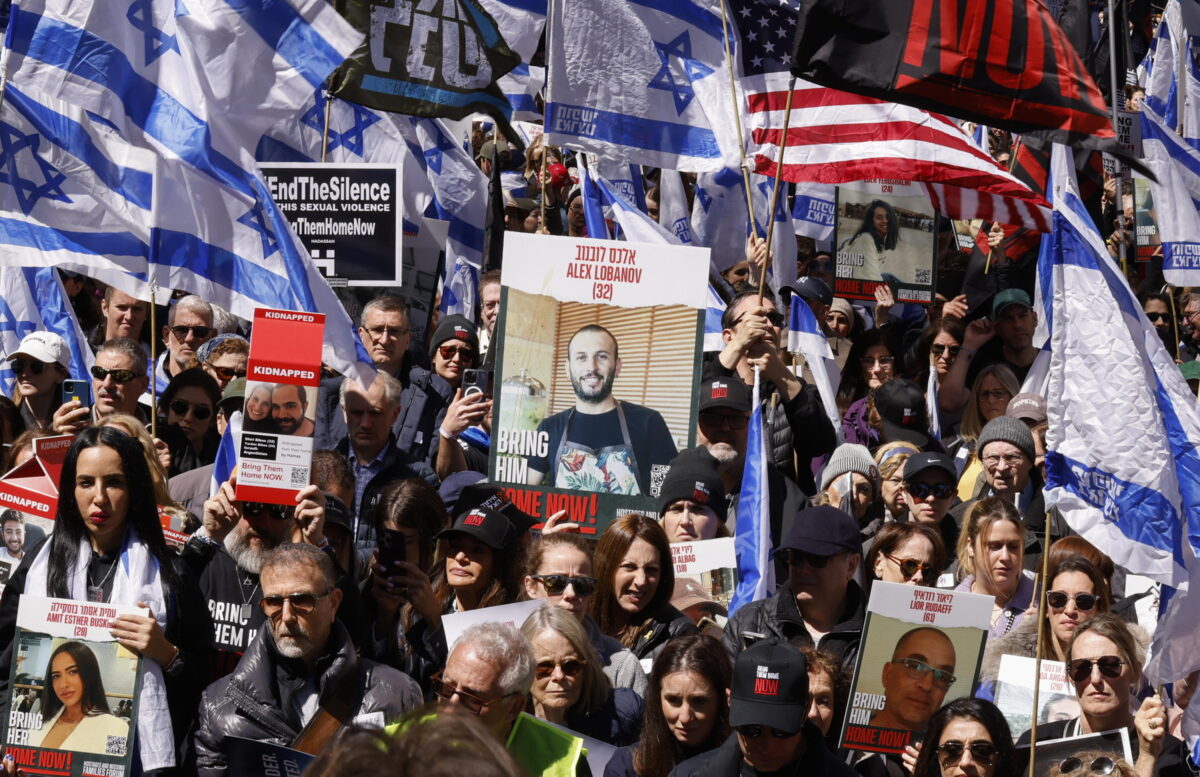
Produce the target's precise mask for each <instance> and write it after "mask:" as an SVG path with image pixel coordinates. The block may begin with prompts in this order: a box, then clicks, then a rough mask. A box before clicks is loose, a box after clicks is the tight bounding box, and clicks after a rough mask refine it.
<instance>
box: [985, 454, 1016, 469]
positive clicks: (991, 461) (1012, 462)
mask: <svg viewBox="0 0 1200 777" xmlns="http://www.w3.org/2000/svg"><path fill="white" fill-rule="evenodd" d="M1002 461H1003V462H1004V463H1005V464H1007V465H1008V466H1010V467H1015V466H1017V465H1018V464H1020V463H1021V462H1022V461H1025V454H1023V453H1008V454H1005V455H1003V456H984V457H983V463H984V466H987V467H994V466H996V465H997V464H999V463H1000V462H1002Z"/></svg>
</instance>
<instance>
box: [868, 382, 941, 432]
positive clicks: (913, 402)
mask: <svg viewBox="0 0 1200 777" xmlns="http://www.w3.org/2000/svg"><path fill="white" fill-rule="evenodd" d="M875 409H876V410H877V411H879V418H880V420H881V421H882V422H883V439H884V440H885V441H886V442H896V441H903V442H911V443H912V444H913V445H917V446H920V447H922V448H924V447H925V446H926V445H928V444H929V413H928V411H927V410H926V409H925V392H923V391H921V387H920V386H918V385H917V384H916V383H913V382H912V381H911V380H904V379H903V378H896V379H894V380H889V381H888V382H887V383H884V384H883V385H882V386H880V387H879V388H877V389H875Z"/></svg>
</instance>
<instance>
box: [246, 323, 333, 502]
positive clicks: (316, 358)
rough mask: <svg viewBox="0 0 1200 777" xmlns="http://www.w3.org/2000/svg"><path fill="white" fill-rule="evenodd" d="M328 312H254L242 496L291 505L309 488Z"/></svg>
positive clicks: (247, 391)
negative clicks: (302, 491) (322, 352)
mask: <svg viewBox="0 0 1200 777" xmlns="http://www.w3.org/2000/svg"><path fill="white" fill-rule="evenodd" d="M324 335H325V316H324V314H321V313H299V312H295V311H290V310H264V309H262V308H260V309H258V310H256V311H254V330H253V333H252V335H251V339H250V359H249V361H248V362H247V366H246V402H245V409H244V411H243V419H242V438H241V449H240V450H239V451H238V482H237V498H238V499H239V500H241V501H251V502H266V503H268V504H282V505H292V504H295V502H296V499H295V497H296V494H297V493H299V491H300V489H302V488H304V487H305V486H307V485H308V482H309V470H310V469H311V468H312V451H313V441H312V437H313V432H314V431H315V430H316V414H317V385H318V383H319V381H320V378H321V341H322V338H323V337H324Z"/></svg>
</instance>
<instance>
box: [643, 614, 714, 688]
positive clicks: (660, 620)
mask: <svg viewBox="0 0 1200 777" xmlns="http://www.w3.org/2000/svg"><path fill="white" fill-rule="evenodd" d="M699 633H700V630H699V629H697V628H696V624H695V622H693V621H692V619H691V618H689V617H688V616H686V615H684V614H683V613H681V612H680V611H679V610H677V609H675V608H674V607H672V606H671V605H669V604H667V605H664V606H663V608H662V609H661V610H659V611H658V612H657V613H655V615H654V618H653V619H651V621H650V623H648V624H647V625H646V626H644V627H643V628H642V630H641V632H640V633H639V634H638V637H637V639H636V640H635V641H634V643H633V647H631V648H630V650H632V651H633V654H634V655H635V656H637V657H638V658H639V659H641V660H642V661H643V665H642V668H643V669H645V670H646V674H649V673H650V667H649V666H648V665H647V664H648V663H652V662H653V661H654V659H656V658H658V654H659V653H661V652H662V649H663V648H664V647H666V646H667V643H668V642H670V641H671V640H673V639H675V638H676V637H686V636H688V635H689V634H699Z"/></svg>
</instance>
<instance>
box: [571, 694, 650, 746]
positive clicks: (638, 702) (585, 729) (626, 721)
mask: <svg viewBox="0 0 1200 777" xmlns="http://www.w3.org/2000/svg"><path fill="white" fill-rule="evenodd" d="M644 710H645V703H644V702H643V701H642V697H641V696H638V695H637V694H636V693H634V692H633V691H632V690H630V689H629V688H613V689H612V693H610V694H609V695H608V699H607V700H605V702H604V704H603V705H601V707H600V709H598V710H595V711H594V712H592V713H591V714H590V715H584V714H583V713H582V712H581V711H578V710H576V709H572V710H570V711H569V712H567V721H566V726H567V728H569V729H571V730H572V731H575V732H577V733H580V734H583V735H584V736H586V737H591V738H592V739H599V740H600V741H601V742H607V743H608V744H610V745H616V746H617V747H624V746H625V745H631V744H633V743H634V742H636V741H637V740H638V737H639V736H641V734H642V713H643V711H644Z"/></svg>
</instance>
